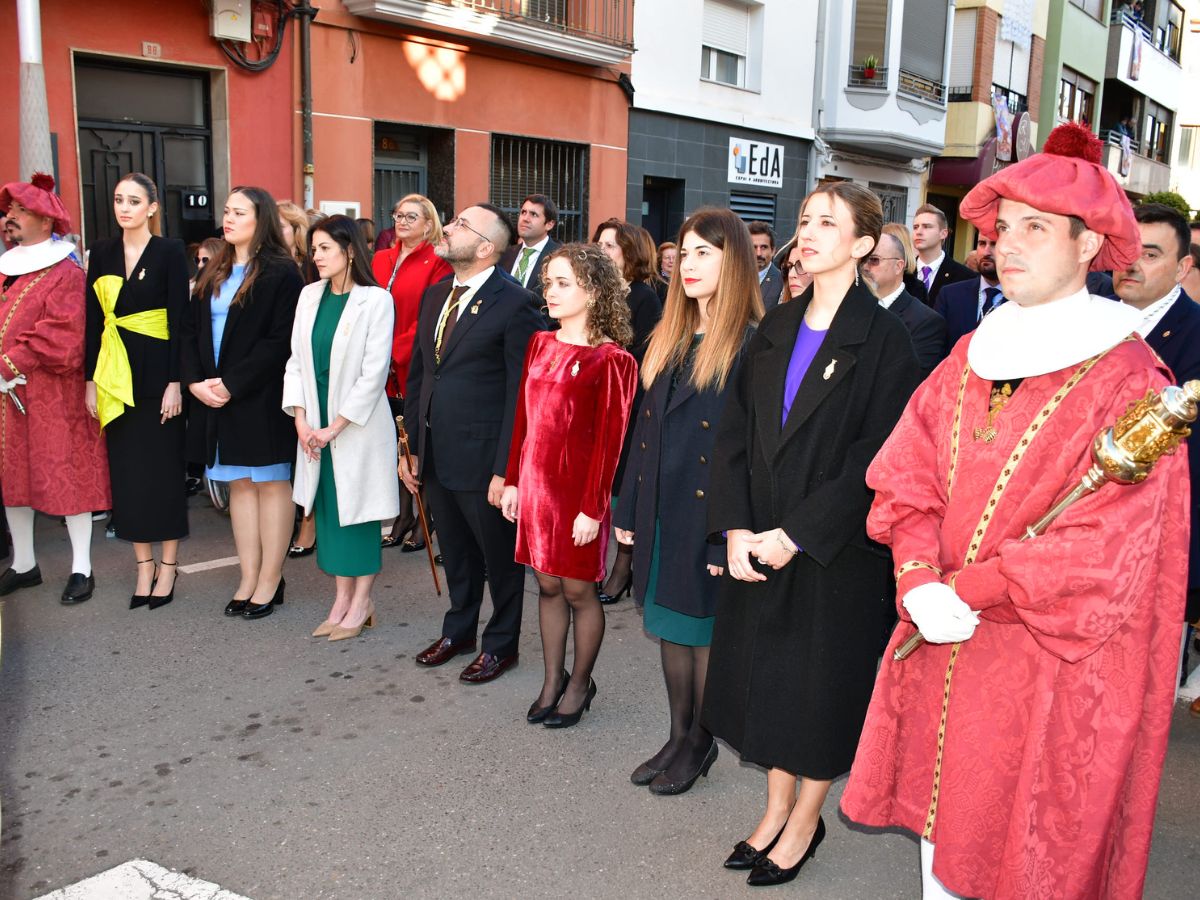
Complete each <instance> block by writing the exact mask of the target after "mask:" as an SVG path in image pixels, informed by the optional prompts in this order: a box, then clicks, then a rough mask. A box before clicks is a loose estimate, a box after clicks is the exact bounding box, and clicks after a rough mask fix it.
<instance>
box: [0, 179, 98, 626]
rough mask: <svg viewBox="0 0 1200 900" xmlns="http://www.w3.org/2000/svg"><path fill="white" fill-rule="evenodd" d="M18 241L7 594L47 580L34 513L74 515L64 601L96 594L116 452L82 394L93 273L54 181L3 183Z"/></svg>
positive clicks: (7, 467)
mask: <svg viewBox="0 0 1200 900" xmlns="http://www.w3.org/2000/svg"><path fill="white" fill-rule="evenodd" d="M0 212H3V213H6V214H7V216H8V223H7V228H8V235H9V236H10V237H11V239H12V240H13V242H14V246H13V247H12V249H10V250H9V251H8V252H6V253H5V254H4V255H3V256H0V279H2V281H0V285H2V286H0V492H2V493H3V495H4V509H5V513H6V514H7V516H8V525H9V530H10V531H11V533H12V546H13V559H12V565H11V567H10V568H8V569H6V570H5V571H4V572H3V573H0V596H4V595H5V594H11V593H12V592H13V591H16V590H19V589H21V588H26V587H32V586H33V585H37V584H41V583H42V573H41V569H39V568H38V565H37V558H36V557H35V556H34V551H33V520H34V510H37V511H40V512H43V513H46V514H47V515H51V516H65V517H66V522H67V533H68V535H69V536H70V539H71V553H72V563H71V576H70V578H69V579H68V580H67V586H66V587H65V588H64V589H63V592H62V602H63V603H67V604H71V603H81V602H83V601H84V600H87V599H88V598H90V597H91V596H92V592H93V591H94V590H95V586H96V580H95V578H94V577H93V575H92V562H91V540H92V511H93V510H99V509H108V507H109V506H110V500H109V480H108V458H107V456H106V455H105V451H104V445H103V444H102V443H101V440H100V431H99V428H98V427H97V425H96V422H95V420H94V419H92V417H91V416H89V415H88V413H87V409H86V407H85V406H84V401H83V385H84V377H83V328H84V321H85V318H86V316H85V315H84V298H85V295H84V273H83V270H82V269H80V268H79V265H78V264H77V263H76V262H75V261H74V260H73V259H71V254H72V253H73V252H74V250H75V246H74V245H73V244H71V243H70V242H69V241H64V240H58V239H57V237H56V236H58V235H63V234H66V233H67V232H69V231H70V230H71V220H70V217H69V216H68V215H67V210H66V207H65V206H63V203H62V200H61V199H60V198H59V197H58V195H57V194H55V193H54V179H53V178H51V177H50V176H49V175H40V174H39V175H34V176H33V180H32V182H17V181H14V182H11V183H9V184H6V185H5V186H4V187H3V189H0Z"/></svg>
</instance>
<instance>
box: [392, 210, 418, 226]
mask: <svg viewBox="0 0 1200 900" xmlns="http://www.w3.org/2000/svg"><path fill="white" fill-rule="evenodd" d="M392 218H393V219H395V220H396V221H397V222H407V223H408V224H409V225H411V224H412V223H413V222H415V221H417V219H419V218H421V214H420V213H401V212H398V213H392Z"/></svg>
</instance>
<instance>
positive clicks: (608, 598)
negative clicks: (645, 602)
mask: <svg viewBox="0 0 1200 900" xmlns="http://www.w3.org/2000/svg"><path fill="white" fill-rule="evenodd" d="M632 590H633V576H632V575H630V576H629V580H628V581H627V582H625V586H624V587H623V588H621V589H620V590H619V591H617V592H616V593H615V594H606V593H604V591H601V592H600V602H601V603H603V604H604V605H605V606H608V605H610V604H612V603H617V602H619V601H620V599H621V598H622V597H627V596H629V592H630V591H632Z"/></svg>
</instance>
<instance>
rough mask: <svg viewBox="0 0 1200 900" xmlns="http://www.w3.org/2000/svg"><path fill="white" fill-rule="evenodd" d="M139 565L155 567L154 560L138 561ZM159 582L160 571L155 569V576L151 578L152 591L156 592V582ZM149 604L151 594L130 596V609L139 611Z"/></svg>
mask: <svg viewBox="0 0 1200 900" xmlns="http://www.w3.org/2000/svg"><path fill="white" fill-rule="evenodd" d="M137 564H138V565H139V566H152V565H154V560H153V559H139V560H138V561H137ZM157 580H158V570H157V569H155V571H154V574H153V575H152V576H150V590H154V582H155V581H157ZM149 602H150V595H149V594H130V595H129V608H130V609H137V608H138V607H139V606H145V605H146V604H147V603H149Z"/></svg>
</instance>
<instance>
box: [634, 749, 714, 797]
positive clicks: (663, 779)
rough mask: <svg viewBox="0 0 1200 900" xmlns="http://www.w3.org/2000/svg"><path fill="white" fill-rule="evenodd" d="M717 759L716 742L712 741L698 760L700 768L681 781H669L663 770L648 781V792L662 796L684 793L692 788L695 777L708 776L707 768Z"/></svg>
mask: <svg viewBox="0 0 1200 900" xmlns="http://www.w3.org/2000/svg"><path fill="white" fill-rule="evenodd" d="M716 761H717V742H716V741H713V742H712V744H711V745H710V746H709V748H708V752H707V753H705V754H704V759H702V760H701V761H700V768H698V769H697V770H696V771H695V772H693V773H692V774H691V775H690V776H688V777H687V778H684V779H683V780H682V781H671V780H670V779H669V778H668V777H667V773H666V772H663V773H662V774H661V775H658V776H657V777H656V778H655V779H654V780H653V781H651V782H650V793H652V794H660V795H663V796H667V795H671V794H686V793H687V792H688V791H690V790H691V789H692V785H693V784H695V783H696V779H697V778H699V777H700V776H701V775H703V776H704V777H705V778H707V777H708V770H709V769H711V768H712V764H713V763H715V762H716Z"/></svg>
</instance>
